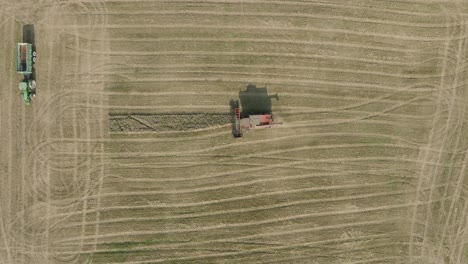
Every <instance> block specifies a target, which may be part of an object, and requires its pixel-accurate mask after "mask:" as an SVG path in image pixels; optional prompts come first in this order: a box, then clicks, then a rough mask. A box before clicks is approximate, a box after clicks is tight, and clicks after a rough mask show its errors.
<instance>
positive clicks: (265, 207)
mask: <svg viewBox="0 0 468 264" xmlns="http://www.w3.org/2000/svg"><path fill="white" fill-rule="evenodd" d="M278 193H279V194H280V195H282V194H286V193H289V190H283V191H279V192H278ZM409 193H410V192H409V191H393V192H380V193H371V194H362V195H349V196H343V197H338V198H318V199H317V198H315V199H305V200H295V201H288V202H283V203H277V204H272V205H263V206H254V207H249V208H241V209H226V210H217V211H210V212H206V213H185V214H178V215H171V216H166V217H122V218H112V219H109V220H103V221H101V222H100V223H101V224H109V223H125V222H131V223H134V222H144V221H149V220H151V221H153V220H154V221H157V220H168V219H191V218H198V217H207V216H219V215H225V214H239V213H250V212H257V211H263V210H272V209H279V208H286V207H290V206H297V205H310V204H319V203H329V202H337V201H350V200H360V199H367V198H377V197H385V196H396V195H405V194H409ZM183 207H188V206H185V205H184V206H183ZM150 208H170V209H173V208H174V207H173V206H170V205H169V206H167V205H164V206H157V205H156V207H152V206H135V207H133V206H132V207H130V208H128V209H150ZM367 209H368V208H366V209H362V210H364V211H366V210H367ZM360 210H361V209H360ZM366 212H367V211H366ZM78 225H79V223H73V224H68V225H67V227H75V226H78Z"/></svg>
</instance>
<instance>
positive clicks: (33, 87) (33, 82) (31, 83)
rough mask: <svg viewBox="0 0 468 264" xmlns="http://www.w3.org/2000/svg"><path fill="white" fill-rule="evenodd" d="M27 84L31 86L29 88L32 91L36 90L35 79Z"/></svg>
mask: <svg viewBox="0 0 468 264" xmlns="http://www.w3.org/2000/svg"><path fill="white" fill-rule="evenodd" d="M29 86H30V87H31V90H33V91H34V90H36V81H35V80H31V82H30V85H29Z"/></svg>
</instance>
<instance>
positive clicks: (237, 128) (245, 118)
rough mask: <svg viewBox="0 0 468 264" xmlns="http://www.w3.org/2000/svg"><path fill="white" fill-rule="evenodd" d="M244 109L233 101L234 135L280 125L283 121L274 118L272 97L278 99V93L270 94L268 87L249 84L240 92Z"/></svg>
mask: <svg viewBox="0 0 468 264" xmlns="http://www.w3.org/2000/svg"><path fill="white" fill-rule="evenodd" d="M239 98H240V102H241V105H242V111H241V109H240V107H239V103H238V102H236V101H231V107H232V109H233V117H234V118H233V119H234V122H233V135H234V137H242V136H243V133H244V132H248V131H254V130H256V129H265V128H272V127H275V126H279V125H281V124H282V123H279V122H275V121H274V120H273V114H272V113H271V98H276V99H277V100H278V95H277V94H276V95H273V96H271V95H268V93H267V89H266V88H258V87H256V86H255V85H252V84H249V85H248V86H247V89H246V90H245V91H240V92H239Z"/></svg>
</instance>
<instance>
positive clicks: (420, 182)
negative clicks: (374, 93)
mask: <svg viewBox="0 0 468 264" xmlns="http://www.w3.org/2000/svg"><path fill="white" fill-rule="evenodd" d="M448 21H449V20H448V19H447V23H449V22H448ZM453 34H454V33H453V32H450V31H447V36H446V42H445V50H444V55H443V58H444V59H443V60H442V64H443V65H442V67H441V69H442V74H441V76H442V77H441V80H440V87H439V93H438V97H437V98H438V101H437V104H436V111H435V114H434V119H433V121H432V125H431V130H430V134H429V137H428V144H427V147H428V148H430V149H431V148H433V145H434V144H435V143H437V142H435V137H436V131H435V129H436V126H435V124H436V120H437V118H438V116H440V113H441V111H442V109H441V100H442V96H443V94H442V89H443V88H444V86H445V73H446V67H447V59H446V58H448V56H449V55H448V52H449V47H450V42H451V40H452V38H451V36H452V35H453ZM460 34H461V33H460ZM446 125H447V124H446ZM443 147H444V146H443V145H441V147H440V149H442V148H443ZM432 156H433V155H430V153H429V152H428V151H427V150H425V151H422V152H421V153H420V157H421V159H422V160H424V161H429V160H431V159H432ZM426 166H427V165H426V163H423V164H422V167H421V169H420V174H419V176H418V178H419V180H418V185H417V189H416V197H415V201H419V200H420V195H422V193H421V188H422V187H423V185H424V179H425V178H426V176H425V175H424V174H425V173H426V172H427V167H426ZM417 211H418V207H417V206H415V207H414V208H413V214H412V221H411V223H412V224H411V227H410V237H409V242H410V244H409V262H410V263H414V262H413V255H414V252H413V251H414V249H413V243H414V241H413V240H414V234H415V230H414V228H415V225H414V224H413V223H415V221H416V219H417V214H418V213H417ZM421 254H422V252H421Z"/></svg>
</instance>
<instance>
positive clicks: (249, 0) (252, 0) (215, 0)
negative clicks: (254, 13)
mask: <svg viewBox="0 0 468 264" xmlns="http://www.w3.org/2000/svg"><path fill="white" fill-rule="evenodd" d="M106 2H114V3H119V2H125V3H128V2H133V3H138V2H140V3H145V2H159V3H165V1H164V0H106ZM171 2H173V3H200V4H205V3H207V4H231V3H232V1H229V0H196V1H192V0H172V1H171ZM242 3H243V4H273V5H280V6H281V5H286V6H287V5H293V6H331V7H338V8H342V7H343V6H346V8H351V9H358V10H368V11H373V12H375V10H380V11H383V12H384V13H393V14H405V15H411V16H423V17H436V16H440V15H439V14H437V13H428V12H417V11H408V10H401V9H392V8H379V7H374V6H372V7H369V6H362V5H357V6H353V5H349V4H345V5H343V3H339V4H337V3H325V2H302V1H262V0H242Z"/></svg>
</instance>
